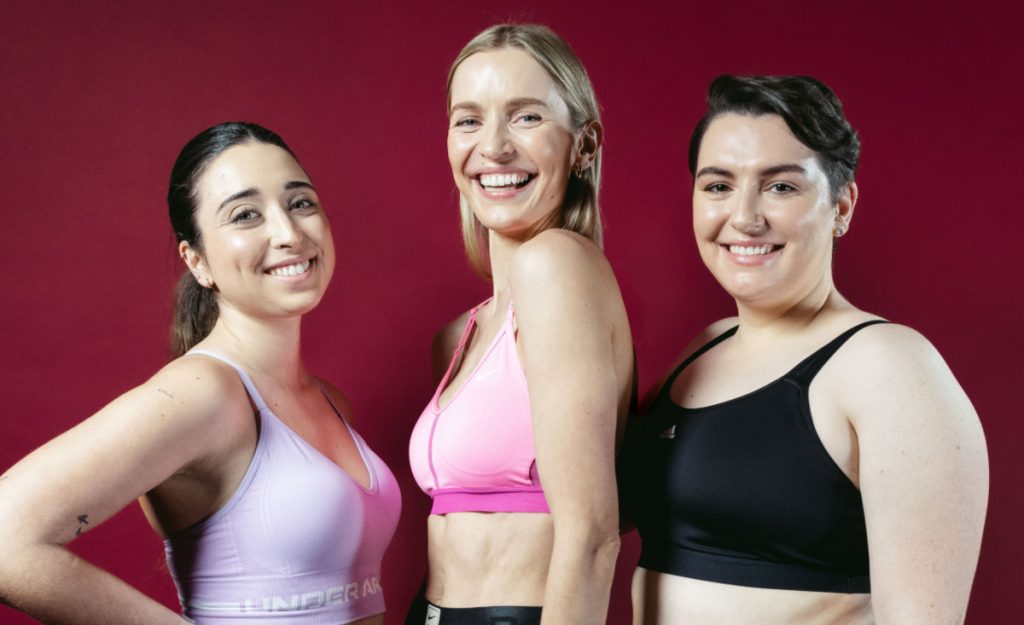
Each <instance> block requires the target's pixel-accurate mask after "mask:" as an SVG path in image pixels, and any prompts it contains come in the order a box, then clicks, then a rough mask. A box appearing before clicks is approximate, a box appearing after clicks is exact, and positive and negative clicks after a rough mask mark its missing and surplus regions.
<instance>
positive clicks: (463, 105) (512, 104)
mask: <svg viewBox="0 0 1024 625" xmlns="http://www.w3.org/2000/svg"><path fill="white" fill-rule="evenodd" d="M524 106H543V107H544V108H548V103H547V102H545V101H544V100H541V99H540V98H513V99H511V100H509V101H508V102H507V103H506V104H505V108H510V109H517V108H522V107H524ZM480 108H482V107H481V106H480V104H479V103H477V102H473V101H471V100H470V101H466V102H459V103H458V104H453V105H452V108H451V111H449V115H450V114H451V113H454V112H455V111H459V110H463V109H469V110H478V109H480Z"/></svg>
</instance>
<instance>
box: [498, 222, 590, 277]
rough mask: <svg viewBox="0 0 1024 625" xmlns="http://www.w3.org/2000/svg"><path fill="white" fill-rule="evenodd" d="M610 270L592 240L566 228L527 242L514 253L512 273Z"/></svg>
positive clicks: (548, 274) (551, 274) (537, 274)
mask: <svg viewBox="0 0 1024 625" xmlns="http://www.w3.org/2000/svg"><path fill="white" fill-rule="evenodd" d="M607 271H610V267H609V265H608V261H607V260H606V259H605V256H604V253H603V252H602V251H601V249H600V248H598V247H597V245H596V244H595V243H594V242H593V241H591V240H590V239H588V238H586V237H584V236H582V235H579V234H576V233H575V232H570V231H568V230H563V229H561V228H552V229H550V230H545V231H544V232H541V233H540V234H538V235H537V236H535V237H533V238H532V239H530V240H529V241H527V242H526V243H523V244H522V245H521V246H520V247H519V249H518V250H516V253H515V254H514V255H513V256H512V261H511V266H510V275H511V278H512V280H513V282H515V281H516V279H517V278H520V279H521V278H532V277H540V276H545V277H553V278H557V277H559V276H565V275H566V273H568V274H570V275H573V274H593V275H598V274H600V273H602V272H607Z"/></svg>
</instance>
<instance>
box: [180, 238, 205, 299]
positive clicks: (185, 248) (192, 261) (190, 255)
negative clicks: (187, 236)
mask: <svg viewBox="0 0 1024 625" xmlns="http://www.w3.org/2000/svg"><path fill="white" fill-rule="evenodd" d="M178 255H179V256H181V260H182V261H184V263H185V267H186V268H188V270H189V271H190V272H191V273H192V277H194V278H195V279H196V282H198V283H199V285H200V286H203V287H206V288H212V287H213V277H212V276H211V275H210V270H209V267H207V266H206V260H205V259H204V258H203V257H202V255H201V254H200V253H199V252H198V251H197V250H196V249H195V248H194V247H192V246H191V245H189V244H188V241H182V242H181V243H179V244H178Z"/></svg>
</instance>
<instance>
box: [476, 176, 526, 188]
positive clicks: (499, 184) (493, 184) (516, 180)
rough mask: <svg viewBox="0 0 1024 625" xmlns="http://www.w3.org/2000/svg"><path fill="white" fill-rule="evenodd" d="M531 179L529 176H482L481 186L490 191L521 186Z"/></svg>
mask: <svg viewBox="0 0 1024 625" xmlns="http://www.w3.org/2000/svg"><path fill="white" fill-rule="evenodd" d="M529 179H530V175H529V174H480V184H481V185H482V186H484V187H487V188H489V189H491V188H504V187H514V186H519V185H521V184H523V183H525V182H526V181H527V180H529Z"/></svg>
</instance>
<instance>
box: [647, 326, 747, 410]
mask: <svg viewBox="0 0 1024 625" xmlns="http://www.w3.org/2000/svg"><path fill="white" fill-rule="evenodd" d="M738 323H739V319H738V318H737V317H726V318H725V319H719V320H718V321H716V322H714V323H712V324H711V325H709V326H707V327H706V328H704V329H703V330H701V331H700V332H698V333H697V336H695V337H693V339H691V340H690V342H689V343H687V344H686V346H685V347H684V348H683V350H682V351H681V352H680V353H679V355H678V356H676V359H675V360H674V361H672V365H671V366H670V367H669V368H668V371H666V372H665V374H664V375H663V376H661V378H660V379H659V380H658V381H657V382H655V383H654V385H653V386H651V388H649V389H648V390H647V392H646V393H644V396H643V401H642V402H641V405H642V406H644V407H646V406H649V405H650V404H651V402H652V401H654V398H655V397H657V396H658V394H659V393H660V392H661V389H662V387H664V386H665V382H666V381H667V380H668V378H669V376H670V375H672V373H673V372H674V371H675V370H676V369H678V368H679V365H681V364H683V361H684V360H686V359H687V358H689V357H690V355H691V354H693V353H694V352H695V351H697V350H698V349H700V348H701V347H702V346H704V345H706V344H707V343H708V341H711V340H712V339H714V338H715V337H716V336H719V335H720V334H722V333H723V332H725V331H726V330H728V329H729V328H732V327H734V326H736V325H737V324H738Z"/></svg>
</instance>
